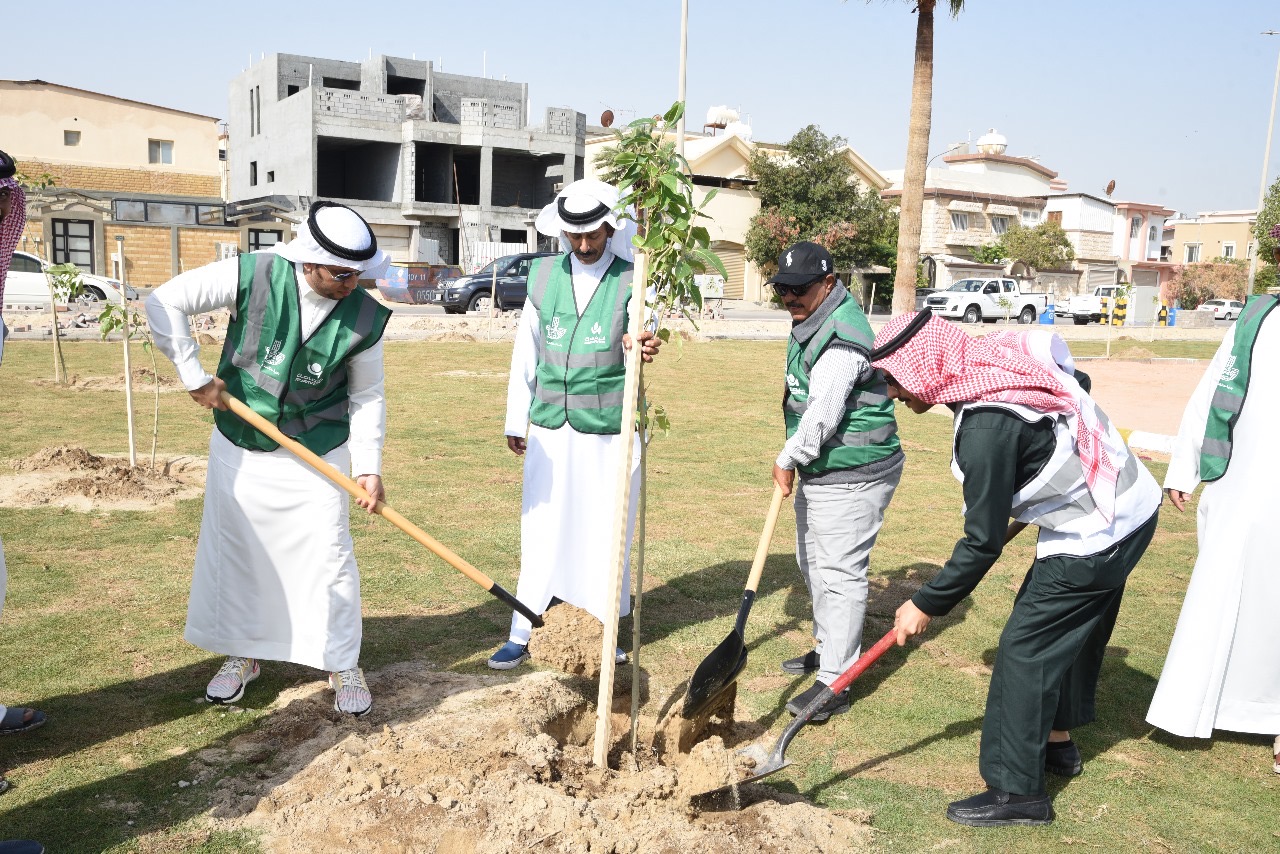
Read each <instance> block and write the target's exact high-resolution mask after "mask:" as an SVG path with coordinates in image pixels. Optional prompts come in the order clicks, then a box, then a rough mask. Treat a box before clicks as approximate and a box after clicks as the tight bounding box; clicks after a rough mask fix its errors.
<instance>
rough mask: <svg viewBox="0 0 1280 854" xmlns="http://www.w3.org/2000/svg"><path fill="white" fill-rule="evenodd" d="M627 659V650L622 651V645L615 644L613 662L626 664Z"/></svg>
mask: <svg viewBox="0 0 1280 854" xmlns="http://www.w3.org/2000/svg"><path fill="white" fill-rule="evenodd" d="M627 661H628V658H627V654H626V653H625V652H623V651H622V649H621V648H620V647H616V646H615V647H614V648H613V663H614V664H626V663H627Z"/></svg>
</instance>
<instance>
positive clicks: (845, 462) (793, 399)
mask: <svg viewBox="0 0 1280 854" xmlns="http://www.w3.org/2000/svg"><path fill="white" fill-rule="evenodd" d="M837 339H838V340H840V341H843V342H845V343H847V344H852V345H853V346H855V347H858V348H859V349H860V350H861V351H862V352H863V354H864V355H865V353H866V351H867V350H868V349H869V348H870V347H871V343H872V341H873V339H874V336H873V335H872V333H871V326H870V324H868V323H867V319H866V316H865V315H863V313H862V309H860V308H858V304H857V303H856V302H855V301H854V299H853V297H851V296H849V294H848V292H846V293H845V296H844V299H842V300H841V301H840V303H839V305H837V306H836V308H835V309H834V310H833V311H832V312H831V315H830V316H829V317H828V318H827V319H826V320H825V321H824V322H823V323H822V325H821V326H819V327H818V329H817V330H816V331H815V332H814V334H813V337H811V338H809V339H808V340H807V341H799V340H797V339H796V337H795V334H794V332H793V333H792V335H791V338H790V339H789V340H788V342H787V383H786V391H785V392H784V394H783V398H782V415H783V420H784V421H785V422H786V425H787V438H788V439H789V438H791V437H792V436H793V435H795V432H796V430H797V428H799V426H800V419H801V418H803V417H804V414H805V412H806V411H808V409H809V376H810V374H811V373H812V372H813V366H814V364H816V363H817V361H818V358H819V357H820V356H821V355H822V354H823V353H824V352H825V351H826V349H827V347H828V346H830V344H831V342H832V341H835V340H837ZM844 410H845V411H844V414H843V415H842V416H841V418H840V422H839V423H838V424H837V425H836V429H835V432H834V433H832V435H831V436H830V438H828V439H827V440H826V441H825V442H823V444H822V448H821V450H820V451H819V453H818V456H817V457H816V458H815V459H814V460H813V461H812V462H810V463H808V464H806V465H802V466H800V467H799V468H800V471H802V472H804V473H805V474H823V473H825V472H829V471H838V470H841V469H850V468H857V467H858V466H864V465H867V464H868V463H873V462H876V461H878V460H882V459H885V458H886V457H889V456H892V455H893V454H895V453H897V452H898V449H899V448H900V447H901V442H900V441H899V439H898V435H897V434H898V422H897V419H896V418H894V414H893V401H892V400H890V399H889V395H888V387H887V385H886V384H885V381H884V374H883V373H882V372H880V371H879V370H876V371H872V372H871V375H870V376H869V377H868V378H867V379H866V380H865V381H864V382H863V383H862V385H859V386H855V387H854V388H853V390H852V391H851V392H850V393H849V396H848V397H847V398H846V399H845V402H844Z"/></svg>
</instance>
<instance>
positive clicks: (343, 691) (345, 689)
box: [329, 667, 373, 718]
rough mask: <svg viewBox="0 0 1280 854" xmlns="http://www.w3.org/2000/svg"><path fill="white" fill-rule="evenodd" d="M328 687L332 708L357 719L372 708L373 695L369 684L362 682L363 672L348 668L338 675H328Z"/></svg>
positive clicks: (356, 668) (358, 669)
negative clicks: (331, 691)
mask: <svg viewBox="0 0 1280 854" xmlns="http://www.w3.org/2000/svg"><path fill="white" fill-rule="evenodd" d="M329 687H330V688H332V689H333V691H334V695H333V708H334V710H335V711H339V712H346V713H347V714H349V715H355V716H356V717H357V718H360V717H364V716H365V715H367V714H369V710H370V709H372V708H373V695H372V694H370V693H369V683H368V682H365V681H364V671H363V670H361V669H360V668H359V667H349V668H347V669H346V670H343V671H341V672H339V673H330V674H329Z"/></svg>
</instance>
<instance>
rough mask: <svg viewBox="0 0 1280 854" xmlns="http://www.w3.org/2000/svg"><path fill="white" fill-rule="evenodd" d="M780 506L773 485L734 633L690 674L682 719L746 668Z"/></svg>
mask: <svg viewBox="0 0 1280 854" xmlns="http://www.w3.org/2000/svg"><path fill="white" fill-rule="evenodd" d="M781 507H782V487H780V486H777V485H776V484H775V485H774V487H773V503H771V504H770V505H769V515H767V516H766V517H765V520H764V530H763V531H761V532H760V544H759V545H758V546H756V557H755V560H754V561H753V562H752V564H751V575H750V576H749V577H748V578H747V589H746V590H744V591H743V593H742V605H741V606H739V608H738V619H737V621H736V622H735V623H734V624H733V631H731V632H729V634H728V635H727V636H726V637H725V639H724V640H722V641H720V645H719V646H717V647H716V648H715V649H713V650H712V651H711V654H710V655H708V656H707V657H706V658H704V659H703V660H702V663H701V664H699V665H698V669H697V670H695V671H693V677H692V678H691V679H690V680H689V688H688V690H687V691H686V692H685V695H684V708H683V709H681V711H680V716H681V717H683V718H686V719H692V718H695V717H697V716H698V713H699V712H701V711H702V710H703V709H705V708H706V707H707V706H708V705H709V704H710V703H711V702H712V701H713V700H715V698H716V696H717V695H718V694H719V693H720V692H721V691H723V690H724V689H725V688H727V687H728V686H729V685H731V684H733V680H735V679H737V678H738V674H739V673H741V672H742V668H744V667H746V665H747V642H746V637H745V632H746V629H747V615H748V614H750V613H751V606H752V605H753V604H754V603H755V601H756V588H757V587H759V586H760V574H761V573H762V572H763V571H764V561H765V558H766V557H768V556H769V541H770V540H772V539H773V527H774V525H775V524H777V522H778V511H779V509H781Z"/></svg>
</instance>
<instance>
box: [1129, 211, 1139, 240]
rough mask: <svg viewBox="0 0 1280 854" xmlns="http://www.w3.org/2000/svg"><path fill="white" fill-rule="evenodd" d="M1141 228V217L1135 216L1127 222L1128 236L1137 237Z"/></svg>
mask: <svg viewBox="0 0 1280 854" xmlns="http://www.w3.org/2000/svg"><path fill="white" fill-rule="evenodd" d="M1141 228H1142V217H1140V216H1135V217H1133V218H1132V219H1130V220H1129V236H1130V237H1137V236H1138V231H1139V229H1141Z"/></svg>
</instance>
